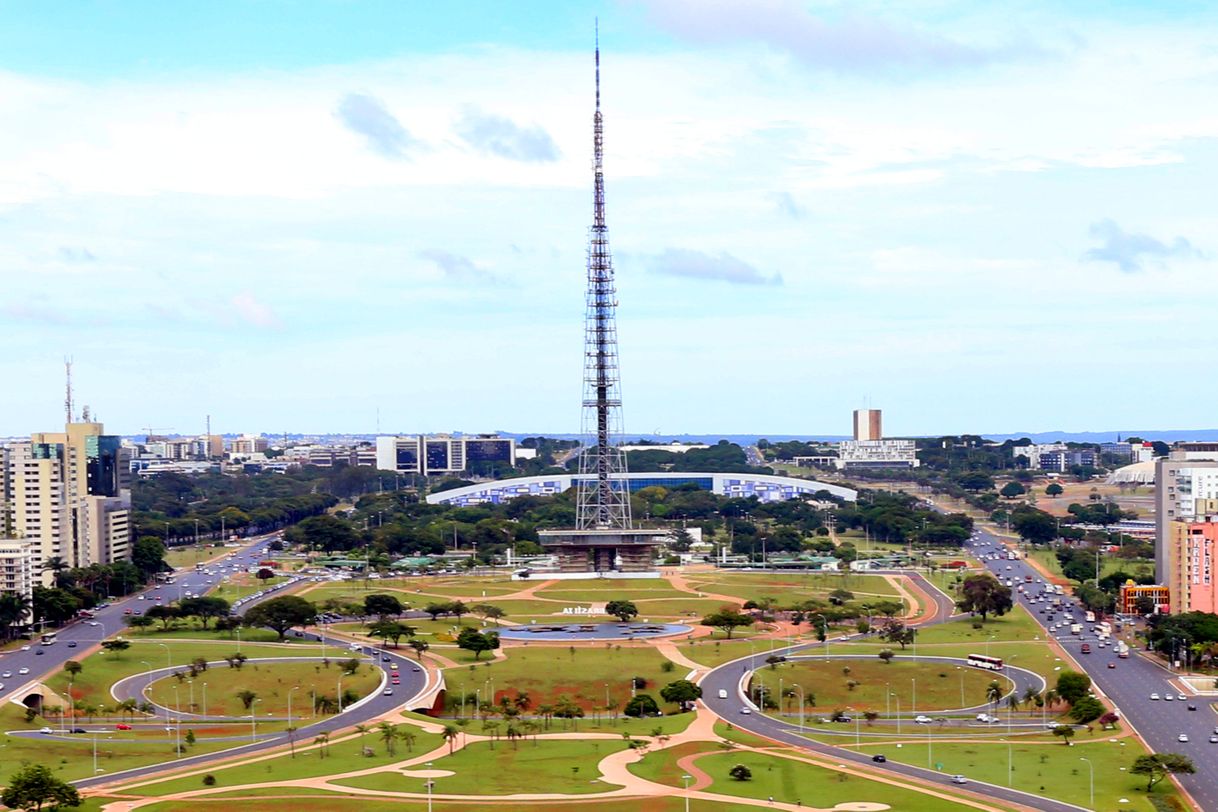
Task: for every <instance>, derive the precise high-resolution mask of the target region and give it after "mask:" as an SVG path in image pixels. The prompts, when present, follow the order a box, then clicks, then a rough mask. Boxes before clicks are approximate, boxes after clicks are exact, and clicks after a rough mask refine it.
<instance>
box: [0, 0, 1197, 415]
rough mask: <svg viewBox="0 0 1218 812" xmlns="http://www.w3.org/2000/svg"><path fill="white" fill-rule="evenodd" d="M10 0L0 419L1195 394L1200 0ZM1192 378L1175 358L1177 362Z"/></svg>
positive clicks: (1, 20)
mask: <svg viewBox="0 0 1218 812" xmlns="http://www.w3.org/2000/svg"><path fill="white" fill-rule="evenodd" d="M1065 7H1066V8H1068V11H1066V10H1063V6H1062V5H1050V4H1041V5H1036V4H1021V5H1020V7H1019V8H1018V9H1015V10H1013V9H1012V7H1011V6H1010V5H1009V4H990V5H986V4H977V3H952V2H946V0H925V1H924V2H914V3H907V4H901V7H900V10H898V11H894V10H892V9H889V8H885V7H884V6H883V5H882V4H859V3H850V4H845V3H840V4H839V3H828V2H825V3H820V2H802V1H800V0H757V1H756V2H748V3H744V2H740V3H732V2H721V1H720V2H717V1H716V0H623V1H622V2H613V1H609V2H603V3H588V4H579V3H570V2H566V3H563V2H552V3H542V2H528V3H523V2H522V3H503V2H498V3H491V2H486V3H461V4H433V3H405V2H384V3H369V2H357V1H356V0H350V2H289V1H288V0H265V1H264V2H212V3H207V4H172V3H154V2H123V3H120V2H93V3H83V2H82V3H70V2H69V3H59V4H40V3H5V4H0V116H2V117H3V120H4V121H5V122H6V126H5V127H4V128H3V129H0V281H3V285H2V286H0V327H2V328H3V332H2V335H3V336H4V338H3V339H2V342H3V343H2V344H0V346H2V347H3V349H4V350H5V351H4V352H3V353H0V380H4V381H6V382H9V383H13V384H15V385H11V386H4V387H0V435H5V434H11V435H16V434H24V433H28V432H30V431H35V430H45V429H46V428H48V427H50V426H53V425H54V424H55V423H56V422H57V421H58V420H60V415H61V413H62V407H61V405H60V404H61V402H62V359H63V357H64V356H65V355H71V356H73V357H74V358H75V364H76V365H75V372H76V380H77V383H78V387H77V389H78V399H79V400H80V401H81V402H86V403H89V404H90V405H91V406H92V407H93V409H94V411H95V412H96V413H98V414H99V415H100V417H101V418H102V419H103V420H105V421H106V422H107V425H108V427H109V428H111V429H113V430H117V431H122V432H132V433H134V432H136V431H138V430H139V428H140V427H142V426H146V425H150V424H151V425H153V426H158V427H166V428H170V427H171V428H172V429H173V430H175V431H179V432H183V433H188V432H195V431H199V430H201V429H202V425H203V419H204V415H206V414H211V415H212V424H213V427H215V428H216V429H218V430H222V431H262V430H265V431H281V430H291V431H361V432H364V431H372V430H374V429H375V426H376V416H377V412H378V410H379V413H380V425H381V427H382V428H383V429H385V430H398V431H441V430H466V431H479V430H493V429H505V430H511V431H539V432H540V431H551V432H569V431H575V430H576V429H577V427H578V425H579V407H578V401H579V397H580V380H579V379H580V364H581V340H582V324H581V319H582V314H583V255H584V245H585V239H586V228H587V224H588V220H589V215H590V181H591V178H590V173H589V157H590V138H589V135H590V117H591V89H592V87H591V85H592V82H591V80H592V70H591V67H592V66H591V58H590V57H591V54H590V45H591V33H592V20H593V18H595V17H598V16H599V18H600V26H601V41H602V46H603V49H604V53H603V60H604V77H603V79H604V99H605V103H604V109H605V115H606V138H607V142H606V153H607V155H606V159H607V167H606V169H607V187H608V205H609V223H610V234H611V241H612V245H613V247H614V253H615V259H616V266H617V270H618V274H619V287H620V292H621V296H620V300H621V309H620V313H619V330H620V336H621V344H622V361H623V391H624V397H625V402H626V409H625V413H626V426H627V429H628V430H629V431H631V432H650V431H660V432H664V433H678V432H693V433H709V432H716V431H721V432H725V433H728V432H732V433H743V432H758V433H768V434H771V435H773V436H780V435H782V434H784V433H790V434H814V433H828V434H842V433H846V432H847V431H848V430H849V419H850V410H851V409H853V408H857V407H860V406H862V405H864V403H870V404H871V405H873V406H876V407H880V408H883V409H884V410H885V412H886V415H885V423H886V427H887V429H888V431H890V432H892V433H905V434H917V433H940V432H942V433H947V432H964V431H982V432H984V431H991V432H1007V431H1015V430H1028V431H1039V430H1050V429H1056V428H1060V429H1066V430H1085V429H1113V430H1117V429H1122V428H1140V429H1145V428H1155V427H1162V428H1172V427H1197V428H1203V427H1212V426H1213V418H1212V414H1213V409H1212V403H1213V402H1214V399H1215V395H1216V394H1218V392H1216V391H1215V390H1216V389H1218V383H1215V376H1213V375H1209V374H1207V373H1206V372H1204V370H1207V369H1208V368H1209V367H1210V366H1212V361H1211V358H1210V356H1211V354H1212V352H1211V345H1212V342H1209V341H1208V340H1207V339H1206V333H1205V331H1204V328H1205V326H1206V325H1208V324H1210V323H1212V322H1213V320H1214V319H1213V306H1212V302H1213V301H1214V294H1215V293H1216V292H1218V290H1216V288H1218V282H1215V275H1214V272H1215V270H1216V265H1215V262H1216V260H1215V252H1218V238H1215V237H1214V236H1213V235H1214V234H1215V228H1214V226H1215V224H1216V220H1218V203H1216V202H1215V200H1214V196H1213V188H1214V185H1215V184H1214V181H1215V180H1218V113H1215V111H1214V105H1213V99H1214V98H1216V97H1218V92H1216V91H1218V48H1215V46H1214V45H1213V42H1214V34H1215V25H1216V22H1218V21H1216V19H1215V16H1216V15H1215V13H1214V12H1212V11H1210V10H1209V8H1208V7H1207V5H1206V4H1200V3H1197V4H1191V3H1179V4H1154V5H1150V4H1127V5H1125V6H1112V5H1111V4H1098V3H1097V4H1068V6H1065ZM1178 383H1179V384H1180V385H1181V386H1184V387H1186V389H1187V396H1185V395H1184V394H1183V391H1182V389H1181V388H1179V386H1178V385H1177V384H1178Z"/></svg>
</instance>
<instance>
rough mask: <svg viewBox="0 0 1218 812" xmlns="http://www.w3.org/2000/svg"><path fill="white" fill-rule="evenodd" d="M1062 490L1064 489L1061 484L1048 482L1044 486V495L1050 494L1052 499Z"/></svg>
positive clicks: (1060, 493)
mask: <svg viewBox="0 0 1218 812" xmlns="http://www.w3.org/2000/svg"><path fill="white" fill-rule="evenodd" d="M1063 490H1065V489H1064V488H1062V486H1061V485H1058V484H1057V483H1056V482H1050V483H1049V484H1048V486H1047V487H1046V488H1045V496H1052V497H1053V498H1054V499H1056V498H1057V497H1059V496H1061V495H1062V491H1063Z"/></svg>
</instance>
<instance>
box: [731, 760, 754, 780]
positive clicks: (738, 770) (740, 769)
mask: <svg viewBox="0 0 1218 812" xmlns="http://www.w3.org/2000/svg"><path fill="white" fill-rule="evenodd" d="M727 774H728V775H729V776H731V778H732V780H733V781H748V780H749V779H751V778H752V777H753V771H752V770H750V769H749V768H748V767H746V766H744V765H743V764H737V765H736V766H735V767H732V768H731V769H730V770H728V771H727Z"/></svg>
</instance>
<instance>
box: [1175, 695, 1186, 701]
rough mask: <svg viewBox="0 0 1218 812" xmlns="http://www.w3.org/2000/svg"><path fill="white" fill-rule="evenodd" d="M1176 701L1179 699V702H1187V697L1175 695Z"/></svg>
mask: <svg viewBox="0 0 1218 812" xmlns="http://www.w3.org/2000/svg"><path fill="white" fill-rule="evenodd" d="M1176 699H1179V700H1180V701H1181V702H1187V701H1188V697H1186V696H1185V695H1184V694H1176Z"/></svg>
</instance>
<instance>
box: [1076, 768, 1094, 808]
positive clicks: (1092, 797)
mask: <svg viewBox="0 0 1218 812" xmlns="http://www.w3.org/2000/svg"><path fill="white" fill-rule="evenodd" d="M1078 760H1079V761H1085V762H1087V771H1088V772H1089V773H1090V777H1091V782H1090V783H1091V803H1090V806H1091V808H1092V809H1094V808H1095V766H1094V765H1093V764H1092V763H1091V759H1089V758H1085V757H1083V756H1079V758H1078Z"/></svg>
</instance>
